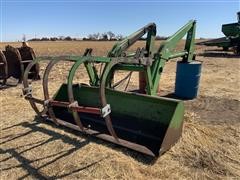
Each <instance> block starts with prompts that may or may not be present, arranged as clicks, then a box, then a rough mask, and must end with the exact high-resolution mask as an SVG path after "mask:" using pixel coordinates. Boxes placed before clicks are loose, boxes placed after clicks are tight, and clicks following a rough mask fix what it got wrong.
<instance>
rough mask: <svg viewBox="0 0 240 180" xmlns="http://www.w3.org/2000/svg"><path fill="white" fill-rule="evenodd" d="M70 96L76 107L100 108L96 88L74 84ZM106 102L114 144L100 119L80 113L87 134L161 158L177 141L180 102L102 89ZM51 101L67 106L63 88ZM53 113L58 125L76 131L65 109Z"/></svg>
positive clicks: (182, 108) (55, 109)
mask: <svg viewBox="0 0 240 180" xmlns="http://www.w3.org/2000/svg"><path fill="white" fill-rule="evenodd" d="M73 93H74V98H75V100H76V101H78V104H79V106H86V107H101V105H100V98H99V88H97V87H89V86H86V85H82V84H75V85H73ZM106 99H107V102H108V104H110V106H111V113H110V117H111V120H112V126H113V128H114V130H115V132H116V135H117V136H118V140H116V139H115V138H114V137H113V136H111V135H110V133H109V131H108V129H107V127H106V124H105V121H104V118H103V117H101V116H100V115H97V114H91V113H86V112H84V113H83V112H80V113H78V114H79V116H80V120H81V122H82V124H83V126H84V127H86V129H87V130H86V132H87V133H88V134H92V135H94V136H96V137H99V138H101V139H105V140H107V141H110V142H113V143H116V144H119V145H121V146H125V147H128V148H130V149H133V150H136V151H139V152H142V153H145V154H148V155H151V156H158V155H161V154H162V153H164V152H165V151H167V150H168V149H169V148H171V146H173V145H174V144H175V143H176V142H177V141H178V139H179V138H180V136H181V132H182V127H183V115H184V105H183V102H181V101H178V100H174V99H169V98H162V97H155V96H154V97H153V96H148V95H142V94H136V93H131V92H121V91H115V90H111V89H106ZM53 100H55V101H62V102H69V101H68V91H67V85H66V84H63V85H62V86H61V87H60V89H59V90H58V92H57V93H56V95H55V96H54V99H53ZM53 112H54V113H55V116H56V118H57V119H60V120H61V121H59V122H60V124H63V125H67V126H68V127H72V128H74V129H77V126H76V123H75V121H74V118H73V115H72V112H71V111H70V110H69V109H68V108H65V107H59V106H53ZM78 130H79V129H78Z"/></svg>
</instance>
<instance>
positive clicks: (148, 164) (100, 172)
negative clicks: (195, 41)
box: [0, 42, 240, 179]
mask: <svg viewBox="0 0 240 180" xmlns="http://www.w3.org/2000/svg"><path fill="white" fill-rule="evenodd" d="M113 43H114V42H34V43H30V46H32V47H33V48H34V50H35V51H36V54H37V56H49V55H53V56H57V55H70V54H71V55H81V54H82V53H83V52H84V50H85V48H88V47H92V48H93V54H94V55H106V52H107V51H108V50H109V49H110V48H111V47H112V45H113ZM159 43H160V42H157V44H159ZM6 44H7V43H1V44H0V49H3V48H4V46H5V45H6ZM11 44H12V45H13V46H20V43H11ZM142 46H143V42H137V43H136V45H134V47H133V48H132V49H136V48H137V47H142ZM182 46H183V44H182V43H180V44H179V46H178V48H181V47H182ZM206 49H212V51H211V52H210V51H205V50H206ZM196 52H197V54H199V56H197V59H198V60H200V61H203V69H202V76H201V84H200V90H199V97H198V98H197V99H195V100H192V101H185V105H186V112H185V124H184V130H183V134H182V137H181V139H180V141H179V142H178V143H177V144H176V145H175V146H174V147H173V148H172V149H171V150H170V151H168V152H166V153H165V154H164V155H163V156H161V157H159V158H157V159H152V158H150V157H147V156H145V155H142V154H140V153H137V152H134V151H131V150H128V149H126V148H122V147H118V146H116V145H114V144H111V143H108V142H105V141H102V140H99V139H95V138H93V137H87V136H85V135H82V134H81V133H78V132H74V131H71V130H68V129H65V128H58V127H56V126H55V125H53V124H50V123H45V122H43V121H41V120H39V119H38V118H36V117H35V113H34V112H33V110H32V109H31V107H30V105H29V103H28V102H27V101H25V100H24V99H23V97H22V96H21V88H22V86H21V85H18V86H17V87H11V88H7V89H2V90H0V94H1V99H0V100H1V105H0V117H1V136H0V139H1V141H0V143H1V148H0V149H1V156H0V162H1V164H0V165H1V171H0V172H1V179H23V178H26V179H60V178H64V179H240V106H239V105H240V91H239V89H240V80H239V79H240V71H239V68H240V57H237V56H234V55H233V54H232V53H231V52H221V51H218V49H216V48H214V47H213V48H209V47H202V46H197V47H196ZM204 53H205V55H203V54H204ZM45 66H46V63H44V64H42V65H41V70H42V71H41V75H42V73H43V69H44V67H45ZM70 67H71V64H70V63H59V64H58V65H57V66H56V68H55V69H54V70H53V72H52V74H51V75H50V85H49V86H50V90H51V94H53V93H54V92H55V91H56V90H57V88H58V87H59V85H60V84H61V83H62V82H64V80H65V79H66V76H67V73H68V69H69V68H70ZM175 72H176V61H175V60H174V61H170V62H168V63H167V65H166V66H165V68H164V73H163V76H162V79H161V82H160V91H159V94H160V95H165V94H168V93H170V92H173V90H174V79H175ZM123 75H124V73H123V72H119V77H122V76H123ZM83 81H84V82H87V76H86V72H85V71H84V70H83V68H80V69H79V72H78V74H77V76H76V78H75V82H83ZM32 84H33V87H34V89H33V91H34V93H35V95H36V96H37V97H42V89H41V82H40V81H38V82H33V83H32ZM136 87H137V74H134V75H133V78H132V80H131V82H130V87H129V88H136ZM120 88H121V87H120Z"/></svg>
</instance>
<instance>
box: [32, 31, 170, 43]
mask: <svg viewBox="0 0 240 180" xmlns="http://www.w3.org/2000/svg"><path fill="white" fill-rule="evenodd" d="M122 39H124V36H123V35H121V34H117V35H116V34H114V33H113V32H112V31H108V32H104V33H93V34H89V35H88V36H87V37H84V38H73V37H71V36H59V37H42V38H32V39H29V40H28V41H81V40H82V41H120V40H122ZM145 39H146V38H141V39H140V40H145ZM165 39H167V37H164V36H156V40H165Z"/></svg>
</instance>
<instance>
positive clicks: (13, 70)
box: [0, 42, 40, 86]
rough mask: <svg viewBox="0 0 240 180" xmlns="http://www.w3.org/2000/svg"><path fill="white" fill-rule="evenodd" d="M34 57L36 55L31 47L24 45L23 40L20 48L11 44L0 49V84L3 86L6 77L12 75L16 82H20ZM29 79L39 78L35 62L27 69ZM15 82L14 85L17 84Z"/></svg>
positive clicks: (37, 66)
mask: <svg viewBox="0 0 240 180" xmlns="http://www.w3.org/2000/svg"><path fill="white" fill-rule="evenodd" d="M35 58H36V55H35V53H34V51H33V49H32V48H31V47H28V46H26V43H25V42H23V46H22V47H20V48H14V47H12V46H9V45H8V46H6V47H5V50H4V51H0V80H2V82H1V85H2V86H4V85H6V83H7V79H8V78H10V77H13V78H15V79H16V80H17V83H21V82H22V79H23V74H24V71H25V69H26V67H27V66H28V64H29V63H30V62H32V61H33V59H35ZM28 78H30V79H35V80H37V79H40V76H39V64H38V63H37V64H35V65H34V66H33V67H32V68H31V70H30V71H29V76H28ZM17 83H15V85H17Z"/></svg>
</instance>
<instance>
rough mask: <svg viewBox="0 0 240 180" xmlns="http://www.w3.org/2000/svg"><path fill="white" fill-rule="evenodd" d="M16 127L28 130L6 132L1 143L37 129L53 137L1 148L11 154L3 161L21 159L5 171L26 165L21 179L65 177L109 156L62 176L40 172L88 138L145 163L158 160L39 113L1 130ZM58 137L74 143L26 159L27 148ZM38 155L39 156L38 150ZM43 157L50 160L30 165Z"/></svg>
mask: <svg viewBox="0 0 240 180" xmlns="http://www.w3.org/2000/svg"><path fill="white" fill-rule="evenodd" d="M40 123H44V124H47V125H49V126H52V127H55V128H60V129H61V130H64V131H66V132H70V133H72V134H74V135H77V136H80V137H82V138H83V139H84V141H79V140H77V139H75V138H72V137H69V136H67V135H64V134H60V133H58V132H56V131H51V130H49V129H46V128H43V127H40V126H39V125H40ZM16 127H21V128H22V127H23V128H26V129H27V130H28V131H27V132H25V133H19V134H17V135H16V134H15V135H13V136H11V135H7V136H5V137H1V139H2V140H4V139H7V140H5V141H2V142H1V143H0V145H1V147H3V146H2V145H4V144H5V143H9V142H11V141H15V140H18V138H22V137H25V138H27V136H28V135H31V133H34V132H40V133H43V134H45V135H48V136H50V138H49V139H47V140H42V141H38V142H34V143H30V144H24V145H21V146H18V147H14V148H9V149H4V148H0V154H8V155H10V156H9V157H7V158H4V159H2V160H1V161H0V163H1V164H2V163H3V162H6V161H8V160H9V159H11V158H14V159H16V160H17V161H18V162H19V163H20V164H18V165H14V166H8V167H3V168H1V171H2V172H3V171H7V170H10V169H13V168H24V169H25V170H26V171H27V174H25V175H24V176H22V177H19V178H18V179H25V178H26V177H28V176H32V177H34V178H36V179H58V178H64V177H67V176H69V175H71V174H73V173H77V172H80V171H82V170H85V169H87V168H89V167H91V166H93V165H95V164H97V163H99V162H101V161H103V160H104V159H107V158H108V157H109V155H106V156H105V157H104V158H102V159H99V160H97V161H95V162H92V163H90V164H88V165H86V166H84V167H81V168H79V169H75V170H73V171H71V172H68V173H65V174H63V175H59V176H47V175H46V174H42V173H41V169H42V168H44V167H46V166H48V165H50V164H52V163H54V162H56V161H57V160H59V159H61V158H64V157H66V156H69V155H70V154H72V153H74V152H75V151H77V150H79V149H80V148H82V147H84V146H86V145H88V144H89V142H94V143H97V144H102V145H105V146H108V147H110V148H113V149H115V150H117V151H121V152H123V153H124V154H127V155H128V156H131V157H132V158H134V159H136V160H138V161H140V162H142V163H144V164H154V162H155V161H156V158H152V157H149V156H146V155H143V154H140V153H138V152H133V151H132V150H128V149H126V148H122V147H119V146H118V145H115V144H112V143H108V142H105V141H102V140H99V139H97V138H94V137H92V136H89V135H85V134H83V133H80V132H78V131H75V130H71V129H68V128H65V127H63V126H56V125H55V124H53V123H51V122H47V121H43V120H42V119H41V118H37V117H36V118H35V119H34V122H33V123H30V122H23V123H19V124H15V125H13V126H10V127H6V128H3V129H2V131H5V130H6V131H8V130H11V129H13V128H16ZM56 140H61V141H62V142H64V143H66V144H70V145H72V146H73V147H72V148H71V149H68V150H62V151H60V152H58V153H55V154H51V155H48V156H45V157H41V158H36V159H34V160H30V159H27V158H26V157H25V156H24V155H23V153H25V152H27V151H31V150H34V149H35V148H38V147H40V146H44V145H45V144H47V143H49V142H53V141H56ZM23 147H27V148H26V149H24V150H22V151H20V148H23ZM35 156H36V157H38V155H37V154H36V155H35ZM40 160H47V162H46V163H45V164H43V165H40V166H39V167H34V166H32V165H31V164H32V163H34V162H37V161H40Z"/></svg>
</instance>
